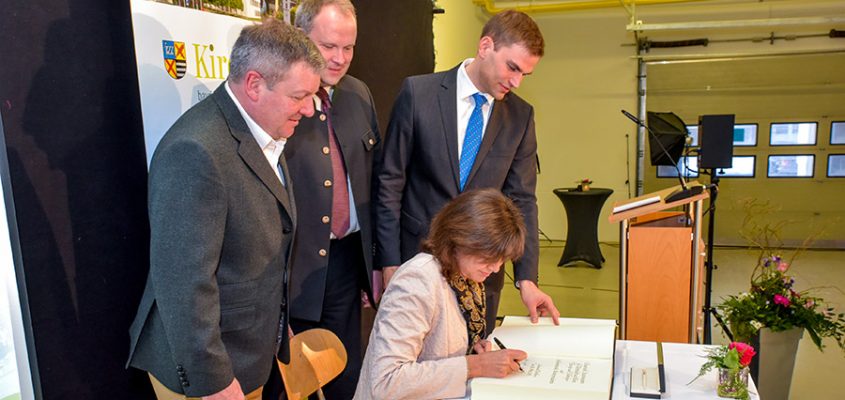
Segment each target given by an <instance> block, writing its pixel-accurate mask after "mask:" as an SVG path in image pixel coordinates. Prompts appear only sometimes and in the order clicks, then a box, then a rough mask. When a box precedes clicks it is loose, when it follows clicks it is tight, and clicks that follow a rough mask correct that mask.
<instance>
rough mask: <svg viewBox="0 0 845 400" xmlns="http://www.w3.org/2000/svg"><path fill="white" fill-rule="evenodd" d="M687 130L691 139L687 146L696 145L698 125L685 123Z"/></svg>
mask: <svg viewBox="0 0 845 400" xmlns="http://www.w3.org/2000/svg"><path fill="white" fill-rule="evenodd" d="M687 131H689V137H690V139H692V141H691V142H690V144H689V147H695V146H698V125H687ZM675 175H678V174H675Z"/></svg>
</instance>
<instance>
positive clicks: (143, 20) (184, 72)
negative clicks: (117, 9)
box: [130, 0, 262, 165]
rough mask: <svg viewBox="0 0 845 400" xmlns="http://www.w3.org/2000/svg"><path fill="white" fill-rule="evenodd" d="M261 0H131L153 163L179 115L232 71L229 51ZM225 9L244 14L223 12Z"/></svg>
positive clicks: (149, 155) (253, 18)
mask: <svg viewBox="0 0 845 400" xmlns="http://www.w3.org/2000/svg"><path fill="white" fill-rule="evenodd" d="M183 3H188V4H190V3H194V2H188V1H185V2H183ZM211 3H212V2H205V3H204V4H206V6H205V7H207V8H209V7H213V6H214V5H213V4H211ZM255 3H261V2H258V1H252V0H244V1H243V6H244V8H243V9H237V10H232V9H227V10H213V11H214V12H209V11H204V10H199V9H195V8H189V7H182V6H178V5H171V4H167V3H159V2H155V1H150V0H131V2H130V4H131V7H132V28H133V31H134V35H135V57H136V59H137V62H138V85H139V88H140V93H141V113H142V120H143V123H144V138H145V141H146V150H147V165H149V163H150V160H151V159H152V157H153V151H154V150H155V147H156V145H158V142H159V140H161V137H162V136H164V133H165V132H167V129H168V128H170V126H171V125H173V123H174V122H175V121H176V119H177V118H179V116H180V115H182V113H184V112H185V111H187V110H188V109H189V108H191V106H193V105H194V104H196V103H198V102H199V101H200V100H202V99H204V98H205V97H207V96H208V95H210V94H211V93H212V92H213V91H214V90H215V89H216V88H217V87H218V86H219V85H220V84H221V83H223V81H224V80H225V79H226V77H227V76H228V75H229V55H230V53H231V51H232V45H234V43H235V40H236V39H237V38H238V34H240V32H241V28H243V27H244V26H245V25H247V24H253V23H256V22H257V21H258V20H259V18H260V16H261V11H262V10H260V7H259V6H255ZM223 11H225V12H228V13H232V14H242V16H241V17H236V16H230V15H223V14H218V13H217V12H223Z"/></svg>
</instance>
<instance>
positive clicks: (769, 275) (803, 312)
mask: <svg viewBox="0 0 845 400" xmlns="http://www.w3.org/2000/svg"><path fill="white" fill-rule="evenodd" d="M746 210H747V212H748V215H749V216H747V217H746V220H745V221H744V223H743V231H742V234H743V236H745V238H746V239H747V240H749V241H750V242H751V243H752V245H754V247H757V248H759V249H760V250H761V254H760V257H759V258H758V262H757V266H756V267H755V268H754V270H753V272H752V274H751V288H750V290H749V291H748V292H744V293H740V294H738V295H730V296H728V297H726V298H725V299H724V301H723V302H722V304H721V305H719V306H718V307H717V308H718V309H719V310H721V311H722V312H723V313H724V315H725V319H726V320H727V322H728V325H729V326H730V328H731V331H732V333H733V336H734V339H735V340H740V341H748V342H750V341H751V340H752V338H754V336H756V335H757V334H758V332H759V330H760V329H761V328H769V329H771V330H772V331H773V332H779V331H785V330H789V329H791V328H794V327H798V328H803V329H805V330H806V331H807V333H808V334H809V335H810V338H811V339H812V341H813V343H814V344H815V345H816V347H818V348H819V350H822V349H823V348H824V345H823V344H822V338H833V339H834V340H835V341H836V343H837V344H838V345H839V347H840V348H841V349H842V350H843V351H845V314H843V313H836V312H835V311H834V309H833V307H830V306H828V305H827V304H826V303H825V302H824V299H822V298H820V297H817V296H815V295H814V293H813V291H812V289H808V290H803V291H799V290H797V289H796V287H795V283H796V280H795V278H794V277H793V276H792V275H791V274H790V265H791V264H792V261H793V260H794V258H795V257H796V256H797V254H798V253H800V251H801V250H803V249H804V248H806V247H807V246H808V245H809V243H810V242H811V241H812V237H811V238H808V239H806V240H805V241H804V243H803V244H802V246H801V247H800V248H799V249H798V250H796V251H795V253H794V254H793V255H792V257H791V258H790V259H789V260H787V259H785V258H784V257H782V256H781V255H780V254H779V253H778V251H777V250H773V248H777V247H780V245H781V244H782V242H780V241H779V239H778V236H779V230H780V228H782V227H783V226H784V225H785V222H783V221H781V222H778V223H774V224H773V223H767V224H757V222H756V219H755V218H754V216H755V214H756V215H757V216H759V215H760V214H764V213H767V212H769V211H771V207H770V206H769V205H768V203H758V202H755V201H750V202H749V203H747V204H746ZM775 239H777V240H775Z"/></svg>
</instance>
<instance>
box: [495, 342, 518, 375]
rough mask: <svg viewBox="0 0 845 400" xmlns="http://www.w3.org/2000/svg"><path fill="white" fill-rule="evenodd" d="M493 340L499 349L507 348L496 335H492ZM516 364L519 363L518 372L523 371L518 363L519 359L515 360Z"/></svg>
mask: <svg viewBox="0 0 845 400" xmlns="http://www.w3.org/2000/svg"><path fill="white" fill-rule="evenodd" d="M493 341H494V342H496V345H497V346H499V348H500V349H502V350H506V349H507V347H505V345H504V344H502V341H501V340H499V338H497V337H495V336H494V337H493ZM516 365H519V372H525V371H524V370H523V369H522V365H521V364H520V363H519V361H517V362H516Z"/></svg>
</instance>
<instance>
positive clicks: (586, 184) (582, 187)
mask: <svg viewBox="0 0 845 400" xmlns="http://www.w3.org/2000/svg"><path fill="white" fill-rule="evenodd" d="M575 183H577V184H578V190H579V191H587V190H590V185H592V184H593V181H591V180H590V178H584V179H579V180H577V181H575Z"/></svg>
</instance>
